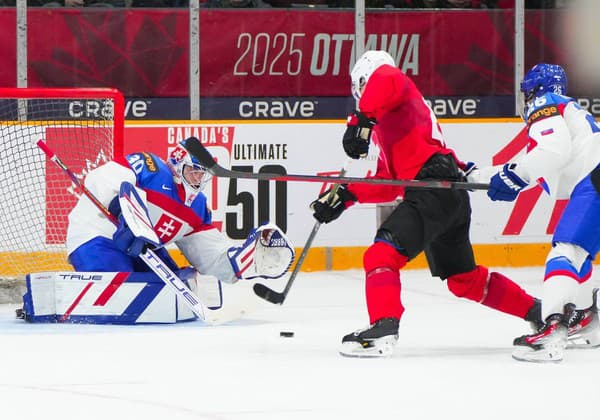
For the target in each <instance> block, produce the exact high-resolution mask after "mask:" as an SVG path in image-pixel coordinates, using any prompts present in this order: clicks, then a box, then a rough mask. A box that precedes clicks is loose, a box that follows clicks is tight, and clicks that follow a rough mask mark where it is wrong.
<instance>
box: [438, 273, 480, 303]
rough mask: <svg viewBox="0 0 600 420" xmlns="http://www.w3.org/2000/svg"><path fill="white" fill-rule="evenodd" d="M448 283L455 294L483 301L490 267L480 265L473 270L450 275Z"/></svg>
mask: <svg viewBox="0 0 600 420" xmlns="http://www.w3.org/2000/svg"><path fill="white" fill-rule="evenodd" d="M446 283H447V286H448V290H450V291H451V292H452V293H453V294H454V295H455V296H458V297H462V298H466V299H470V300H474V301H476V302H481V301H482V300H483V299H484V298H485V295H486V288H487V283H488V269H487V268H486V267H483V266H481V265H478V266H477V267H475V270H473V271H468V272H466V273H460V274H454V275H452V276H450V277H448V279H447V280H446Z"/></svg>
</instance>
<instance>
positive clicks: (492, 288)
mask: <svg viewBox="0 0 600 420" xmlns="http://www.w3.org/2000/svg"><path fill="white" fill-rule="evenodd" d="M534 302H535V299H534V298H533V296H531V295H530V294H528V293H527V292H526V291H525V290H523V289H522V288H521V286H519V285H518V284H517V283H515V282H514V281H512V280H511V279H509V278H508V277H506V276H504V275H503V274H500V273H497V272H495V271H494V272H492V273H490V279H489V281H488V292H487V296H486V297H485V298H484V300H483V301H482V302H481V303H482V304H484V305H485V306H489V307H490V308H493V309H497V310H499V311H501V312H504V313H507V314H511V315H514V316H518V317H519V318H523V319H525V316H526V315H527V312H528V311H529V309H530V308H531V307H532V306H533V304H534Z"/></svg>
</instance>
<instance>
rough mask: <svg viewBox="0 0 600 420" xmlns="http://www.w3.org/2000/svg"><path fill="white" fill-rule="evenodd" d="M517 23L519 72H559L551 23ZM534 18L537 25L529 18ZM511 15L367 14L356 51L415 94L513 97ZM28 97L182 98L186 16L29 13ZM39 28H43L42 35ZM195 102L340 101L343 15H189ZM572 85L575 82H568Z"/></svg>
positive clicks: (344, 86)
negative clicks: (101, 91)
mask: <svg viewBox="0 0 600 420" xmlns="http://www.w3.org/2000/svg"><path fill="white" fill-rule="evenodd" d="M544 13H545V11H534V10H531V11H527V13H526V34H527V36H526V46H525V47H526V52H527V54H526V61H527V62H526V65H527V66H530V65H533V64H535V63H537V62H539V61H554V62H561V60H562V55H563V54H562V52H561V50H560V47H559V45H558V42H557V38H558V37H559V36H560V35H559V34H556V33H555V32H554V31H553V30H552V28H555V27H559V26H560V25H559V23H560V22H561V19H562V18H563V15H562V14H561V13H559V11H556V12H555V13H548V14H544ZM541 17H543V18H541ZM513 18H514V14H513V12H512V11H511V10H501V9H497V10H489V11H486V10H472V11H448V12H440V11H404V10H403V11H397V12H389V11H385V12H383V11H369V12H368V13H367V16H366V29H367V39H366V43H367V48H368V49H386V50H388V51H389V52H390V53H391V54H392V55H393V56H394V57H395V58H396V61H397V63H398V65H399V67H400V68H402V69H403V70H404V71H405V72H406V73H407V74H408V75H409V76H411V77H412V78H414V80H415V81H416V83H417V85H418V86H419V87H420V88H421V90H422V91H423V93H424V95H426V96H427V95H462V96H465V95H510V94H512V93H513V63H514V62H513V50H514V47H513V44H514V30H513V21H514V19H513ZM14 22H15V13H14V10H11V9H0V26H1V27H2V28H3V36H2V37H0V53H1V54H0V57H1V58H0V60H2V61H3V63H2V64H3V65H2V66H1V67H0V85H3V86H14V85H15V83H16V66H15V62H16V47H15V45H16V36H15V32H14V31H12V30H10V29H7V28H12V27H14ZM28 26H29V30H28V48H29V51H28V62H29V67H30V69H29V74H28V79H29V84H30V86H32V87H34V86H82V87H83V86H111V87H116V88H118V89H120V90H121V91H122V92H123V93H124V94H125V96H127V97H184V96H187V95H188V85H189V81H188V47H189V29H188V27H189V25H188V12H187V10H186V9H176V10H173V9H169V10H159V9H154V10H151V9H143V10H135V11H130V10H118V9H115V10H103V9H96V10H90V9H46V8H44V9H31V10H30V11H29V15H28ZM48 28H52V30H51V31H49V30H48ZM200 28H201V29H200V54H201V55H200V58H201V69H200V70H201V71H200V74H201V79H200V92H201V95H202V96H207V97H232V96H237V97H260V96H272V97H273V96H284V97H289V96H299V97H302V96H304V97H309V96H316V97H319V96H321V97H328V96H348V95H349V76H348V72H349V69H350V68H351V65H352V63H353V61H354V57H353V56H352V51H353V42H354V41H353V40H354V35H353V33H354V14H353V11H351V10H343V11H342V10H340V11H337V10H327V11H323V10H319V11H314V10H284V9H266V10H265V9H254V10H248V9H246V10H218V9H202V10H201V12H200ZM574 85H575V86H576V85H577V83H576V82H575V84H574Z"/></svg>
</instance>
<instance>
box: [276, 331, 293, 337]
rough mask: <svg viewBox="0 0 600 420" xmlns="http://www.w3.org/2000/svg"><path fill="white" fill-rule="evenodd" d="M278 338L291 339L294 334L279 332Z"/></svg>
mask: <svg viewBox="0 0 600 420" xmlns="http://www.w3.org/2000/svg"><path fill="white" fill-rule="evenodd" d="M279 336H280V337H293V336H294V333H293V332H292V331H281V332H280V333H279Z"/></svg>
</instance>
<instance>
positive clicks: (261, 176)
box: [185, 137, 490, 190]
mask: <svg viewBox="0 0 600 420" xmlns="http://www.w3.org/2000/svg"><path fill="white" fill-rule="evenodd" d="M185 148H186V149H187V151H188V152H190V154H192V156H194V157H195V158H196V159H198V161H199V162H200V164H201V165H202V166H204V167H205V168H206V170H207V171H208V172H210V173H211V174H213V175H214V176H217V177H222V178H248V179H258V180H273V181H304V182H329V183H332V184H353V183H354V184H375V185H394V186H398V187H409V188H442V189H455V190H487V189H489V188H490V186H489V184H482V183H474V182H455V181H444V180H440V181H435V180H418V179H380V178H356V177H347V176H339V177H336V176H320V175H293V174H286V175H282V174H273V173H255V172H241V171H232V170H229V169H225V168H224V167H222V166H221V165H219V164H218V163H217V162H215V160H214V158H213V157H212V155H211V154H210V152H209V151H208V150H206V148H205V147H204V146H203V145H202V144H201V143H200V141H199V140H198V139H196V138H194V137H192V138H189V139H188V140H187V142H186V145H185Z"/></svg>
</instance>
